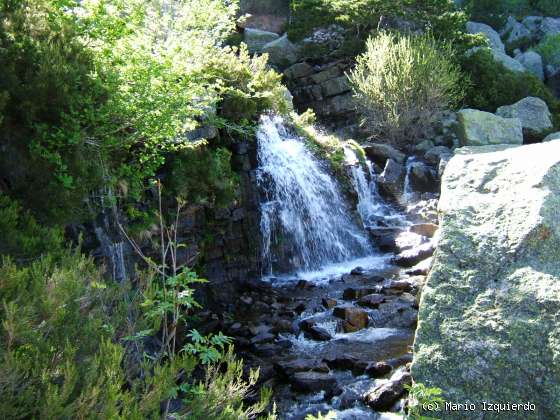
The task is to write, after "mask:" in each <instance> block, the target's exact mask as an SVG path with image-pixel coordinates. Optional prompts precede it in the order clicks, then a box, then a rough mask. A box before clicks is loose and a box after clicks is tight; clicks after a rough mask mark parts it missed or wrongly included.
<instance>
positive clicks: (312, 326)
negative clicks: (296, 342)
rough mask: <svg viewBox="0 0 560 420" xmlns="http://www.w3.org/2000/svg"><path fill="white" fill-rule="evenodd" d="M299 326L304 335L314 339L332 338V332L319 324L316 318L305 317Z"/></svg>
mask: <svg viewBox="0 0 560 420" xmlns="http://www.w3.org/2000/svg"><path fill="white" fill-rule="evenodd" d="M299 327H300V328H301V330H302V331H303V333H304V335H305V336H306V337H308V338H310V339H312V340H316V341H329V340H330V339H332V336H331V335H330V333H329V332H328V331H327V330H325V329H324V328H321V327H319V326H317V325H316V321H315V320H314V319H304V320H303V321H301V322H300V323H299Z"/></svg>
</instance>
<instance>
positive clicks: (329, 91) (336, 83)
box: [321, 76, 351, 97]
mask: <svg viewBox="0 0 560 420" xmlns="http://www.w3.org/2000/svg"><path fill="white" fill-rule="evenodd" d="M350 89H351V88H350V82H349V81H348V77H346V76H340V77H337V78H335V79H331V80H327V81H325V82H323V83H321V91H322V93H323V95H324V96H325V97H330V96H335V95H340V94H342V93H345V92H348V91H350Z"/></svg>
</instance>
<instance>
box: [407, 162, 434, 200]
mask: <svg viewBox="0 0 560 420" xmlns="http://www.w3.org/2000/svg"><path fill="white" fill-rule="evenodd" d="M408 181H409V183H410V188H412V190H413V191H415V192H419V193H425V192H437V191H439V182H438V180H437V173H436V171H435V170H434V169H433V168H431V167H429V166H428V165H426V164H425V163H423V162H414V163H412V164H411V165H410V172H409V175H408Z"/></svg>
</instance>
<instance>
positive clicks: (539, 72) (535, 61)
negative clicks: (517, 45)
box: [515, 51, 544, 80]
mask: <svg viewBox="0 0 560 420" xmlns="http://www.w3.org/2000/svg"><path fill="white" fill-rule="evenodd" d="M515 60H517V61H518V62H519V63H521V65H523V67H525V68H526V69H527V71H529V72H531V73H533V74H534V75H535V76H537V77H538V78H539V79H540V80H544V64H543V59H542V57H541V55H540V54H539V53H537V52H535V51H526V52H524V53H519V54H517V55H516V56H515Z"/></svg>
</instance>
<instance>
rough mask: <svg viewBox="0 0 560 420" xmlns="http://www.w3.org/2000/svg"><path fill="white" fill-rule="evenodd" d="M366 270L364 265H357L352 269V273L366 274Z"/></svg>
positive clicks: (354, 274)
mask: <svg viewBox="0 0 560 420" xmlns="http://www.w3.org/2000/svg"><path fill="white" fill-rule="evenodd" d="M365 271H366V270H365V269H364V268H363V267H356V268H354V269H353V270H352V271H350V274H352V275H353V276H360V275H362V274H364V272H365Z"/></svg>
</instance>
